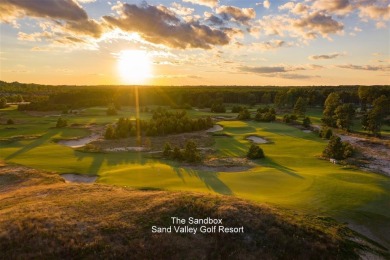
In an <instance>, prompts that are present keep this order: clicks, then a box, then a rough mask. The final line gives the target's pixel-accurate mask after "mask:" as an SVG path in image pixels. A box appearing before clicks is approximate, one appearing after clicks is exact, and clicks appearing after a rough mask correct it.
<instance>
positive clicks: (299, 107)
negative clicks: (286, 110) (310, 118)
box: [294, 97, 306, 116]
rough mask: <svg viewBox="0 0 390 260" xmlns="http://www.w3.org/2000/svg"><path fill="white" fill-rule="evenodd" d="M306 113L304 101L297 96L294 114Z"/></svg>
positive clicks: (301, 114)
mask: <svg viewBox="0 0 390 260" xmlns="http://www.w3.org/2000/svg"><path fill="white" fill-rule="evenodd" d="M305 113H306V101H305V100H304V99H303V98H302V97H299V98H298V100H297V102H296V103H295V105H294V114H296V115H299V116H303V115H305Z"/></svg>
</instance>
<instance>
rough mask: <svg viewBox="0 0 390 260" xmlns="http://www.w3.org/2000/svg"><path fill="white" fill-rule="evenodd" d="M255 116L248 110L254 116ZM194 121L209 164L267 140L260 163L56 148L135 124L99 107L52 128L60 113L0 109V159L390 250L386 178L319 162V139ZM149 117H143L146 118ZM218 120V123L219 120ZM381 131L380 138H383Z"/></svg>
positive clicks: (230, 121) (125, 113)
mask: <svg viewBox="0 0 390 260" xmlns="http://www.w3.org/2000/svg"><path fill="white" fill-rule="evenodd" d="M255 110H256V109H253V111H255ZM187 113H188V114H189V115H190V116H191V117H193V118H199V117H203V116H205V115H207V116H211V117H212V118H214V121H215V124H217V125H219V126H221V127H222V130H220V131H217V132H212V133H208V135H210V136H211V138H212V140H213V142H212V144H211V146H210V147H208V148H209V149H212V150H213V151H214V152H213V153H212V154H211V155H209V157H210V158H213V159H216V158H217V159H223V158H233V159H234V158H243V157H245V156H246V153H247V151H248V148H249V146H250V145H251V143H252V141H251V140H248V139H247V138H248V137H258V138H261V139H262V140H266V142H264V143H263V144H260V147H261V148H262V149H263V151H264V153H265V155H266V157H265V158H264V159H258V160H253V161H251V162H250V163H248V164H247V165H241V166H242V167H235V168H234V167H233V168H232V169H227V168H226V167H200V166H196V165H195V166H192V165H186V164H183V163H180V162H177V161H172V160H169V159H162V158H156V157H155V156H152V154H150V153H147V152H137V151H124V152H104V151H102V152H87V151H82V150H80V149H77V148H72V147H69V146H66V145H63V144H61V141H63V140H73V139H76V140H77V139H80V138H85V137H87V136H90V135H91V134H93V133H92V130H91V129H92V128H91V127H90V126H94V127H95V128H99V127H102V128H104V127H105V126H106V125H107V124H110V123H113V122H115V121H116V120H117V119H118V118H119V117H129V118H131V117H134V116H135V109H134V108H133V107H123V108H122V109H121V110H120V111H119V114H118V115H113V116H108V115H107V114H106V108H105V107H91V108H86V109H83V110H80V111H78V112H77V113H74V114H68V115H61V117H63V118H66V119H67V120H68V123H69V126H68V127H64V128H56V127H55V125H56V122H57V120H58V118H59V116H60V115H59V114H60V113H54V112H52V113H46V114H43V113H42V114H39V113H35V114H34V113H33V112H24V111H18V110H17V107H16V106H15V105H11V106H10V107H7V108H4V109H1V110H0V117H1V118H2V119H4V120H6V119H7V118H12V119H13V120H14V121H15V124H13V125H4V124H2V125H0V140H1V142H0V149H1V153H0V158H1V160H3V161H4V162H5V163H7V164H18V165H24V166H28V167H32V168H34V169H40V170H45V171H53V172H57V173H59V174H77V175H86V176H96V177H97V179H96V182H97V183H100V184H110V185H115V186H122V187H131V188H142V189H160V190H167V191H188V192H200V193H203V194H205V193H206V194H222V195H228V196H232V197H237V198H242V199H246V200H249V201H252V202H256V203H266V204H269V205H272V206H275V207H281V208H285V209H289V210H296V211H299V212H303V213H307V214H315V215H320V216H324V217H331V218H334V219H336V220H338V221H340V222H342V223H346V224H348V226H349V227H350V228H351V229H353V230H355V231H357V232H359V233H362V234H364V235H365V236H367V237H368V238H370V239H372V240H374V241H376V242H378V243H379V244H381V245H382V246H384V247H387V248H389V247H390V235H389V234H390V233H389V232H388V230H390V210H389V208H390V204H389V202H390V178H389V177H387V176H384V175H381V174H377V173H373V172H367V171H362V170H359V169H358V168H357V167H352V166H348V165H340V164H332V163H330V162H329V160H324V159H322V158H321V153H322V151H323V150H324V148H325V146H326V145H327V143H328V140H324V139H322V138H320V137H318V134H316V133H314V132H311V131H302V130H301V129H299V128H297V127H294V126H291V125H288V124H284V123H282V122H279V121H275V122H270V123H266V122H256V121H242V120H240V121H238V120H236V119H235V118H236V117H237V113H224V114H219V113H212V112H207V111H203V110H202V111H200V110H195V109H192V110H188V111H187ZM308 114H309V115H310V116H311V118H312V121H313V122H316V120H317V121H319V120H320V117H321V111H320V109H315V108H313V109H311V110H309V111H308ZM151 116H152V114H151V113H150V112H141V114H140V118H141V119H149V118H151ZM218 118H220V119H218ZM386 131H387V130H386V128H385V129H384V133H386Z"/></svg>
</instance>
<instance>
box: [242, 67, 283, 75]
mask: <svg viewBox="0 0 390 260" xmlns="http://www.w3.org/2000/svg"><path fill="white" fill-rule="evenodd" d="M239 70H241V71H243V72H251V73H256V74H264V73H277V72H287V70H286V69H285V67H247V66H244V67H240V68H239Z"/></svg>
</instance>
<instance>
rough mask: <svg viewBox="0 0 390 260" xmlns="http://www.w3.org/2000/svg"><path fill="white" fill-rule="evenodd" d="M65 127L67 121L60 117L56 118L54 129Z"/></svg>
mask: <svg viewBox="0 0 390 260" xmlns="http://www.w3.org/2000/svg"><path fill="white" fill-rule="evenodd" d="M66 126H68V120H66V119H64V118H62V117H60V118H58V120H57V124H56V127H57V128H61V127H66Z"/></svg>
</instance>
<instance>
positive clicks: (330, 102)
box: [322, 92, 341, 127]
mask: <svg viewBox="0 0 390 260" xmlns="http://www.w3.org/2000/svg"><path fill="white" fill-rule="evenodd" d="M340 103H341V99H340V96H339V94H337V93H335V92H332V93H330V94H329V95H328V97H327V98H326V100H325V108H324V112H323V117H322V122H323V123H324V124H325V125H327V126H330V127H335V126H336V120H335V118H334V115H335V110H336V108H337V107H338V106H339V105H340Z"/></svg>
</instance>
